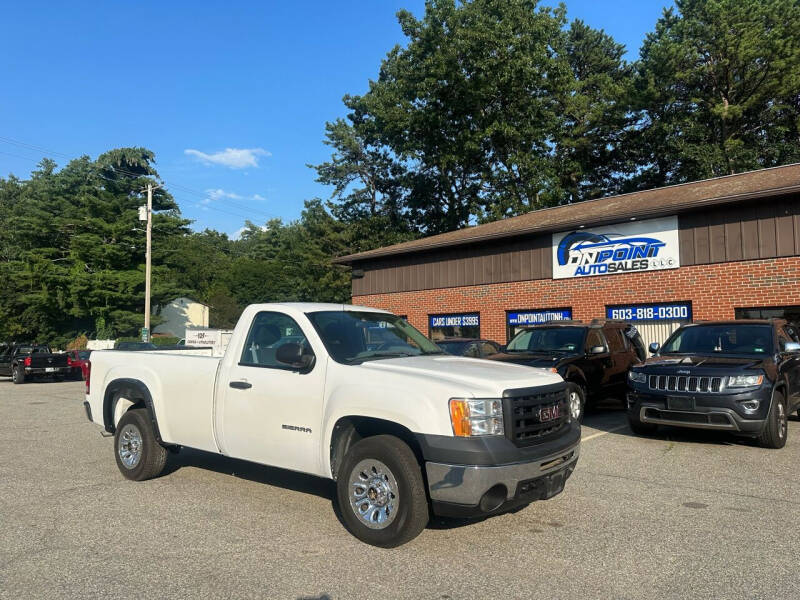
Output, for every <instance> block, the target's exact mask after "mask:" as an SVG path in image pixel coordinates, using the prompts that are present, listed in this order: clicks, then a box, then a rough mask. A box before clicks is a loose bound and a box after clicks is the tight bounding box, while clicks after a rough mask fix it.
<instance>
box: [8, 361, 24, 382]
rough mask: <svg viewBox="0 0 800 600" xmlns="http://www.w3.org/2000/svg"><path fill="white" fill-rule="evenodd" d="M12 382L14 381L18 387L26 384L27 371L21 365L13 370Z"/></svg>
mask: <svg viewBox="0 0 800 600" xmlns="http://www.w3.org/2000/svg"><path fill="white" fill-rule="evenodd" d="M11 381H13V382H14V383H15V384H17V385H19V384H21V383H25V369H23V368H22V367H20V366H19V365H17V366H15V367H14V368H13V369H11Z"/></svg>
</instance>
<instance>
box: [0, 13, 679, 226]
mask: <svg viewBox="0 0 800 600" xmlns="http://www.w3.org/2000/svg"><path fill="white" fill-rule="evenodd" d="M545 4H550V5H555V4H556V3H555V2H547V3H545ZM665 5H667V2H666V1H665V0H661V1H649V0H642V1H636V0H614V1H610V2H598V1H596V0H595V1H594V2H592V1H590V0H573V1H572V2H569V3H568V4H567V8H568V16H569V18H570V19H573V18H580V19H583V20H584V21H585V22H586V23H588V24H589V25H591V26H593V27H597V28H602V29H605V30H606V31H607V32H608V33H610V34H611V35H612V36H614V38H615V39H616V40H617V41H619V42H621V43H624V44H625V45H626V46H627V48H628V57H629V58H630V59H633V58H635V57H636V56H637V55H638V48H639V45H640V44H641V41H642V39H643V37H644V35H645V34H646V33H647V32H648V31H650V30H652V28H653V26H654V24H655V22H656V20H657V19H658V17H659V16H660V14H661V11H662V8H663V6H665ZM401 8H406V9H408V10H411V11H412V12H413V13H414V14H416V15H417V16H420V15H422V14H423V12H424V2H423V0H403V1H397V0H361V1H360V2H356V1H338V2H316V1H314V2H305V3H293V2H277V1H268V0H263V1H261V2H227V3H223V2H218V3H211V2H191V3H190V2H149V1H137V2H85V1H80V2H70V3H62V2H55V1H51V2H48V3H25V2H13V3H12V2H6V3H4V7H3V21H4V27H3V33H2V36H0V73H2V84H0V176H7V175H8V174H9V173H14V174H15V175H17V176H19V177H23V178H25V177H27V176H28V174H29V173H30V171H31V169H32V168H33V167H34V166H35V164H36V162H38V160H39V159H41V158H42V156H43V155H49V156H51V157H52V158H54V159H55V160H56V162H58V163H59V164H63V163H64V162H65V157H64V156H62V154H64V155H68V156H70V157H74V156H78V155H81V154H89V155H90V156H91V157H93V158H94V157H96V156H97V155H98V154H100V153H102V152H104V151H106V150H108V149H110V148H115V147H119V146H145V147H147V148H150V149H151V150H153V151H154V152H155V153H156V158H157V165H156V167H157V169H158V170H159V172H160V174H161V176H162V178H163V179H165V180H166V181H167V183H168V184H172V185H174V186H180V187H172V188H171V191H172V192H173V194H174V195H175V197H176V199H177V200H178V202H179V204H180V206H181V210H182V212H183V213H184V215H185V216H186V217H187V218H190V219H194V220H195V223H194V225H193V227H194V228H195V229H203V228H205V227H210V228H214V229H217V230H219V231H224V232H227V233H233V232H235V231H237V230H238V229H239V228H240V227H241V226H242V224H243V222H244V220H245V218H249V219H250V220H252V221H254V222H256V223H261V222H264V221H265V220H266V219H268V218H270V217H282V218H284V219H286V220H291V219H295V218H297V217H298V216H299V214H300V211H301V210H302V206H303V200H305V199H307V198H312V197H315V196H318V197H322V198H326V197H327V196H328V195H329V193H330V190H329V189H328V188H326V187H324V186H321V185H319V184H317V183H315V182H314V172H313V171H312V170H311V169H309V168H307V167H306V164H307V163H319V162H322V161H324V160H326V159H327V158H328V157H329V155H330V151H329V149H328V148H327V147H326V146H324V145H323V144H322V139H323V134H324V124H325V122H326V121H329V120H333V119H335V118H337V117H339V116H344V114H345V110H344V107H343V105H342V103H341V98H342V96H343V95H345V94H347V93H351V94H358V93H362V92H364V91H365V90H366V87H367V82H368V80H369V78H371V77H375V76H376V75H377V72H378V67H379V64H380V61H381V59H382V58H383V57H384V56H385V54H386V52H387V51H388V50H389V49H391V48H392V46H394V45H395V44H397V43H400V44H403V43H404V38H403V36H402V34H401V32H400V28H399V26H398V25H397V20H396V18H395V13H396V12H397V11H398V10H399V9H401ZM7 140H15V141H17V142H21V143H23V144H26V145H28V146H23V145H20V144H12V143H9V142H8V141H7ZM31 145H32V146H37V147H41V148H45V149H47V150H49V151H50V152H47V153H45V152H42V151H39V150H36V149H33V148H30V147H29V146H31ZM56 153H58V154H56ZM12 155H14V156H12Z"/></svg>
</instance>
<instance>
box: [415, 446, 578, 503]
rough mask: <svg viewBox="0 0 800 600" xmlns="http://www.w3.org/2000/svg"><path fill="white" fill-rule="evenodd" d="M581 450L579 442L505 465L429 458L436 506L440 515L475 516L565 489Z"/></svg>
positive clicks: (427, 466)
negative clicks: (556, 450)
mask: <svg viewBox="0 0 800 600" xmlns="http://www.w3.org/2000/svg"><path fill="white" fill-rule="evenodd" d="M579 454H580V442H576V443H574V444H573V445H571V446H569V447H568V448H566V449H562V450H561V451H559V452H557V453H554V454H550V455H548V456H543V457H539V458H536V459H534V460H527V461H525V462H516V463H511V464H505V465H497V466H486V465H453V464H446V463H438V462H427V463H426V464H425V468H426V472H427V475H428V490H429V492H430V497H431V503H432V505H433V510H434V512H435V513H436V514H438V515H441V516H454V517H476V516H482V515H486V514H491V513H496V512H502V511H504V510H508V509H510V508H513V507H515V506H518V505H522V504H528V503H529V502H533V501H534V500H546V499H547V498H552V497H553V496H555V495H557V494H559V493H560V492H561V491H562V490H563V489H564V483H565V482H566V480H567V479H568V478H569V476H570V475H572V472H573V470H574V469H575V465H576V463H577V461H578V455H579Z"/></svg>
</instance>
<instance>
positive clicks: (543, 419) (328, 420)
mask: <svg viewBox="0 0 800 600" xmlns="http://www.w3.org/2000/svg"><path fill="white" fill-rule="evenodd" d="M375 329H381V330H382V331H383V332H384V334H388V335H391V336H392V338H389V337H387V335H382V337H383V342H381V347H380V348H369V347H368V344H367V342H368V341H369V339H371V336H372V334H374V333H375V331H374V330H375ZM287 339H288V340H292V341H284V340H287ZM86 387H87V396H86V402H85V403H84V405H85V407H86V412H87V416H88V417H89V420H91V421H93V422H95V423H96V424H98V425H100V426H101V427H103V428H104V429H105V430H106V431H107V432H109V433H113V434H114V454H115V457H116V462H117V466H118V467H119V470H120V471H121V472H122V474H123V475H124V476H125V477H127V478H129V479H133V480H144V479H149V478H151V477H155V476H157V475H158V474H159V473H161V471H162V469H163V468H164V464H165V461H166V456H167V449H168V448H176V447H180V446H189V447H192V448H197V449H200V450H206V451H209V452H213V453H214V454H223V455H225V456H230V457H234V458H240V459H245V460H249V461H253V462H257V463H262V464H267V465H272V466H276V467H282V468H286V469H291V470H293V471H298V472H303V473H309V474H312V475H316V476H319V477H325V478H329V479H333V480H334V481H336V487H337V501H338V505H339V508H340V512H341V515H342V520H343V522H344V524H345V525H346V527H347V528H348V530H349V531H350V532H351V533H352V534H353V535H355V536H356V537H357V538H359V539H360V540H362V541H364V542H366V543H369V544H373V545H376V546H383V547H393V546H398V545H400V544H403V543H405V542H407V541H409V540H411V539H412V538H414V537H415V536H416V535H417V534H419V533H420V531H421V530H422V529H423V528H424V527H425V525H426V524H427V522H428V518H429V507H430V509H432V510H433V512H434V513H436V514H440V515H458V516H462V517H468V516H481V515H488V514H493V513H496V512H500V511H503V510H506V509H509V508H512V507H516V506H522V505H525V504H528V503H530V502H532V501H534V500H543V499H547V498H550V497H552V496H554V495H556V494H558V493H560V492H561V491H562V490H563V488H564V483H565V481H566V480H567V478H568V477H569V476H570V474H571V473H572V471H573V469H574V468H575V464H576V462H577V459H578V453H579V444H580V425H579V424H578V423H577V422H575V421H574V420H572V419H571V418H570V413H569V411H568V410H567V401H566V393H565V388H566V386H565V384H564V382H563V381H562V379H561V378H560V377H558V376H557V375H556V374H554V373H549V372H547V371H542V370H537V369H529V368H527V367H522V366H519V365H510V364H500V363H492V362H489V361H476V360H471V359H466V358H461V357H454V356H447V355H445V354H444V353H443V352H442V351H441V350H440V349H439V348H438V347H436V345H435V344H433V343H432V342H431V341H430V340H428V339H427V338H426V337H425V336H424V335H423V334H422V333H420V332H419V331H417V330H416V329H414V328H413V327H412V326H411V325H409V324H408V322H406V321H405V320H403V319H402V318H400V317H397V316H395V315H392V314H390V313H386V312H383V311H380V310H376V309H372V308H364V307H356V306H342V305H341V304H291V303H289V304H259V305H252V306H249V307H248V308H247V309H245V311H244V313H243V314H242V317H241V318H240V319H239V323H238V324H237V325H236V328H235V329H234V332H233V336H232V337H231V341H230V344H229V345H228V348H227V350H226V352H225V355H224V357H222V358H215V357H200V356H186V355H181V354H158V355H156V354H155V353H147V352H145V353H139V354H137V355H133V354H130V353H127V352H121V351H116V352H96V353H95V354H94V355H93V356H92V368H91V373H90V377H89V379H88V380H87V382H86Z"/></svg>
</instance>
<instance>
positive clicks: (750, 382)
mask: <svg viewBox="0 0 800 600" xmlns="http://www.w3.org/2000/svg"><path fill="white" fill-rule="evenodd" d="M762 381H764V376H763V375H731V376H730V377H728V387H756V386H758V385H761V382H762Z"/></svg>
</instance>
